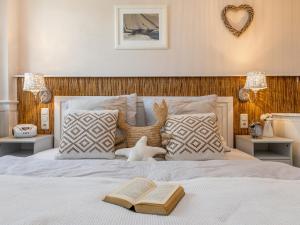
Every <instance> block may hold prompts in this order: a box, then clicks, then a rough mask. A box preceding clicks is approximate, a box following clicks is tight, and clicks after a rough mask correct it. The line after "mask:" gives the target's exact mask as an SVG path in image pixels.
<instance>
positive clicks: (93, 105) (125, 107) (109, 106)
mask: <svg viewBox="0 0 300 225" xmlns="http://www.w3.org/2000/svg"><path fill="white" fill-rule="evenodd" d="M136 102H137V95H136V94H131V95H122V96H105V97H104V96H103V97H99V98H98V97H95V98H88V99H82V98H81V99H77V98H74V99H71V100H69V101H68V102H67V103H66V114H68V112H69V111H74V110H119V111H120V112H123V113H125V115H126V122H128V124H130V125H133V126H134V125H136V113H137V107H136V105H137V103H136Z"/></svg>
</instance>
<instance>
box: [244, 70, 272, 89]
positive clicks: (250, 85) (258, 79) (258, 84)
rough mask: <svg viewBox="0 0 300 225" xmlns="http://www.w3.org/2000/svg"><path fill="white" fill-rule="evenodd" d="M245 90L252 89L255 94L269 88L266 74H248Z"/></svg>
mask: <svg viewBox="0 0 300 225" xmlns="http://www.w3.org/2000/svg"><path fill="white" fill-rule="evenodd" d="M244 88H245V89H250V90H252V91H254V92H255V93H256V92H258V91H260V90H263V89H266V88H268V85H267V78H266V74H265V73H262V72H249V73H247V80H246V84H245V87H244Z"/></svg>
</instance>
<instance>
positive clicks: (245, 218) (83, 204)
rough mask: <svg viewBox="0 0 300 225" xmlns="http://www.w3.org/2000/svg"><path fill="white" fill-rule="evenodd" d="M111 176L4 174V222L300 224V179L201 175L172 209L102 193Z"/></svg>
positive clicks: (0, 208)
mask: <svg viewBox="0 0 300 225" xmlns="http://www.w3.org/2000/svg"><path fill="white" fill-rule="evenodd" d="M121 182H122V181H121V180H119V179H110V178H29V177H11V176H0V183H1V185H0V199H1V204H0V213H1V217H0V224H1V225H50V224H51V225H108V224H109V225H121V224H126V225H141V224H142V225H164V224H166V225H167V224H168V225H169V224H170V225H200V224H202V225H219V224H220V225H221V224H222V225H224V224H226V225H248V224H249V225H250V224H251V225H299V224H300V195H299V190H300V181H288V180H274V179H261V178H197V179H193V180H189V181H180V182H178V183H180V184H182V185H183V186H184V188H185V191H186V196H185V197H184V198H183V200H182V201H181V202H180V203H179V205H178V206H177V207H176V208H175V210H174V211H173V212H172V214H171V215H170V216H168V217H166V216H154V215H143V214H136V213H134V212H132V211H129V210H127V209H123V208H121V207H118V206H115V205H111V204H108V203H104V202H102V201H101V198H102V197H103V196H104V195H105V194H107V193H109V192H110V191H111V190H112V189H115V188H116V187H118V186H119V185H120V183H121Z"/></svg>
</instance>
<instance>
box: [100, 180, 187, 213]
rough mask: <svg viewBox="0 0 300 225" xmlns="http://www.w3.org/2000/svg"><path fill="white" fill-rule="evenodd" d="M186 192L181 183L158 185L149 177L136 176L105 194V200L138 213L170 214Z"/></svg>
mask: <svg viewBox="0 0 300 225" xmlns="http://www.w3.org/2000/svg"><path fill="white" fill-rule="evenodd" d="M184 194H185V193H184V189H183V188H182V187H181V186H180V185H174V184H163V185H156V184H155V183H154V182H153V181H151V180H149V179H146V178H135V179H133V180H131V181H129V182H127V183H126V184H124V185H123V186H121V187H120V188H119V189H117V190H116V191H114V192H113V193H111V194H109V195H107V196H105V198H104V199H103V201H105V202H109V203H112V204H115V205H119V206H122V207H124V208H127V209H133V210H134V211H135V212H138V213H148V214H158V215H169V214H170V213H171V212H172V210H173V209H174V208H175V206H176V205H177V203H178V202H179V201H180V200H181V198H182V197H183V196H184Z"/></svg>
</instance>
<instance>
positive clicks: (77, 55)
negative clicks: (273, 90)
mask: <svg viewBox="0 0 300 225" xmlns="http://www.w3.org/2000/svg"><path fill="white" fill-rule="evenodd" d="M19 2H20V3H19V4H20V10H19V11H20V12H19V13H18V16H19V28H20V31H19V48H18V49H19V54H18V58H19V69H18V71H19V74H22V73H24V72H35V73H43V74H53V75H55V74H70V75H81V74H89V75H105V76H114V75H118V76H124V75H126V76H137V75H138V76H191V75H197V76H200V75H217V76H221V75H226V76H231V75H240V74H244V73H245V72H247V71H252V70H259V71H264V72H267V74H270V75H289V76H293V75H299V72H300V64H299V63H298V61H299V57H298V55H299V52H300V42H299V39H300V13H299V8H300V1H299V0H243V1H242V0H232V1H228V0H151V1H149V0H138V1H137V0H101V1H99V0H43V1H39V0H21V1H19ZM244 3H247V4H249V5H251V6H252V7H253V8H254V10H255V18H254V21H253V23H252V25H251V27H250V28H249V29H248V30H247V31H246V32H245V33H244V34H243V35H242V36H241V37H240V38H236V37H234V36H233V35H232V34H231V33H230V32H228V30H227V29H226V28H225V26H224V24H223V21H222V19H221V12H222V9H223V8H224V6H225V5H227V4H236V5H239V4H244ZM120 4H167V5H168V12H169V13H168V17H169V26H168V30H169V49H168V50H148V51H144V50H138V51H131V50H124V51H123V50H115V49H114V5H120Z"/></svg>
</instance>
